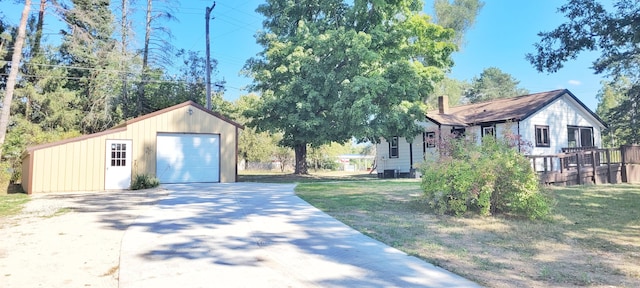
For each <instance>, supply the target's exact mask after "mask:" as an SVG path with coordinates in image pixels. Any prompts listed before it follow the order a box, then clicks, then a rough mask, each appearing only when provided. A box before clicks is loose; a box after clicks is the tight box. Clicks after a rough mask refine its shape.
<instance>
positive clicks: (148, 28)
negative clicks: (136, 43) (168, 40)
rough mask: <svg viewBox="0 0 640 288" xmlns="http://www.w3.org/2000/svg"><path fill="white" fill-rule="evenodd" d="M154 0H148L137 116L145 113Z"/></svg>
mask: <svg viewBox="0 0 640 288" xmlns="http://www.w3.org/2000/svg"><path fill="white" fill-rule="evenodd" d="M152 5H153V0H147V21H146V23H145V25H146V26H145V27H146V29H145V33H144V48H143V51H142V77H141V78H142V81H141V83H140V87H139V89H138V99H137V100H138V101H137V105H136V106H137V111H136V113H137V114H138V115H137V116H140V115H142V114H143V113H144V111H143V109H142V99H143V98H144V90H145V86H146V85H147V80H148V77H147V69H148V66H149V41H150V39H151V21H152V19H151V10H152Z"/></svg>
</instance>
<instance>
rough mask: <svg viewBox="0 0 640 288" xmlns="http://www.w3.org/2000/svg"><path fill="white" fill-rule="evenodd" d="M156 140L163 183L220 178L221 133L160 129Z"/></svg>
mask: <svg viewBox="0 0 640 288" xmlns="http://www.w3.org/2000/svg"><path fill="white" fill-rule="evenodd" d="M156 140H157V141H156V143H157V144H156V145H157V150H156V151H157V152H156V153H157V154H156V156H157V157H156V175H157V177H158V179H159V180H160V183H194V182H220V135H213V134H177V133H176V134H173V133H171V134H170V133H161V134H158V136H157V139H156Z"/></svg>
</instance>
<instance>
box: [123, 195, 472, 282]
mask: <svg viewBox="0 0 640 288" xmlns="http://www.w3.org/2000/svg"><path fill="white" fill-rule="evenodd" d="M163 187H164V188H166V189H167V191H168V195H167V196H166V197H165V198H164V199H163V200H160V201H159V202H158V203H157V204H156V205H155V206H152V207H149V209H146V210H144V211H143V213H142V214H141V215H140V216H139V217H138V218H137V220H136V221H135V222H134V223H132V224H131V226H130V227H129V229H128V230H127V231H126V232H125V236H124V239H123V241H122V249H121V256H120V287H121V288H127V287H174V286H183V287H214V286H217V287H316V286H318V287H474V286H477V285H476V284H475V283H473V282H470V281H468V280H466V279H464V278H462V277H459V276H457V275H454V274H452V273H450V272H448V271H445V270H443V269H441V268H438V267H435V266H433V265H431V264H429V263H426V262H424V261H422V260H419V259H417V258H415V257H412V256H408V255H406V254H405V253H403V252H401V251H399V250H396V249H394V248H391V247H388V246H386V245H384V244H382V243H381V242H378V241H376V240H373V239H372V238H369V237H367V236H365V235H363V234H361V233H359V232H357V231H355V230H353V229H351V228H350V227H348V226H346V225H344V224H342V223H341V222H339V221H337V220H335V219H333V218H331V217H330V216H328V215H327V214H325V213H323V212H321V211H320V210H318V209H316V208H314V207H313V206H311V205H309V204H308V203H306V202H305V201H303V200H302V199H300V198H298V197H297V196H295V194H294V193H293V188H294V185H284V184H258V183H230V184H190V185H165V186H163ZM112 220H117V219H112ZM113 225H116V226H117V225H119V224H118V223H117V221H114V223H113Z"/></svg>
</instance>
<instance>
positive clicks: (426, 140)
mask: <svg viewBox="0 0 640 288" xmlns="http://www.w3.org/2000/svg"><path fill="white" fill-rule="evenodd" d="M422 136H423V137H422V139H423V144H422V150H423V152H427V148H435V147H436V132H424V134H423V135H422Z"/></svg>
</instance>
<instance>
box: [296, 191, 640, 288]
mask: <svg viewBox="0 0 640 288" xmlns="http://www.w3.org/2000/svg"><path fill="white" fill-rule="evenodd" d="M330 180H331V181H333V182H322V180H321V179H316V180H315V181H311V182H307V183H301V184H299V185H298V186H297V187H296V193H297V194H298V195H299V196H300V197H301V198H303V199H305V200H306V201H308V202H309V203H311V204H312V205H314V206H316V207H318V208H319V209H321V210H323V211H325V212H326V213H328V214H330V215H332V216H333V217H335V218H336V219H338V220H340V221H342V222H344V223H345V224H347V225H349V226H351V227H353V228H355V229H357V230H359V231H361V232H362V233H364V234H366V235H369V236H371V237H373V238H376V239H378V240H380V241H382V242H384V243H387V244H389V245H391V246H393V247H396V248H398V249H400V250H403V251H405V252H407V253H408V254H410V255H415V256H417V257H420V258H423V259H425V260H426V261H429V262H431V263H433V264H435V265H438V266H442V267H443V268H445V269H448V270H450V271H453V272H455V273H458V274H461V275H463V276H465V277H467V278H469V279H472V280H474V281H477V282H478V283H480V284H482V285H485V286H489V287H514V286H518V287H548V286H556V287H557V286H617V287H620V286H621V287H640V186H636V185H603V186H575V187H568V188H550V191H549V192H550V194H551V195H553V197H554V199H555V207H554V209H553V214H552V215H551V219H549V220H545V221H529V220H524V219H514V218H507V217H479V216H469V217H462V218H457V217H451V216H437V215H434V214H432V213H431V212H430V211H429V209H428V207H427V206H426V204H425V203H424V201H423V200H422V198H421V191H420V182H418V181H415V180H375V181H349V182H336V181H335V179H330Z"/></svg>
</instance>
